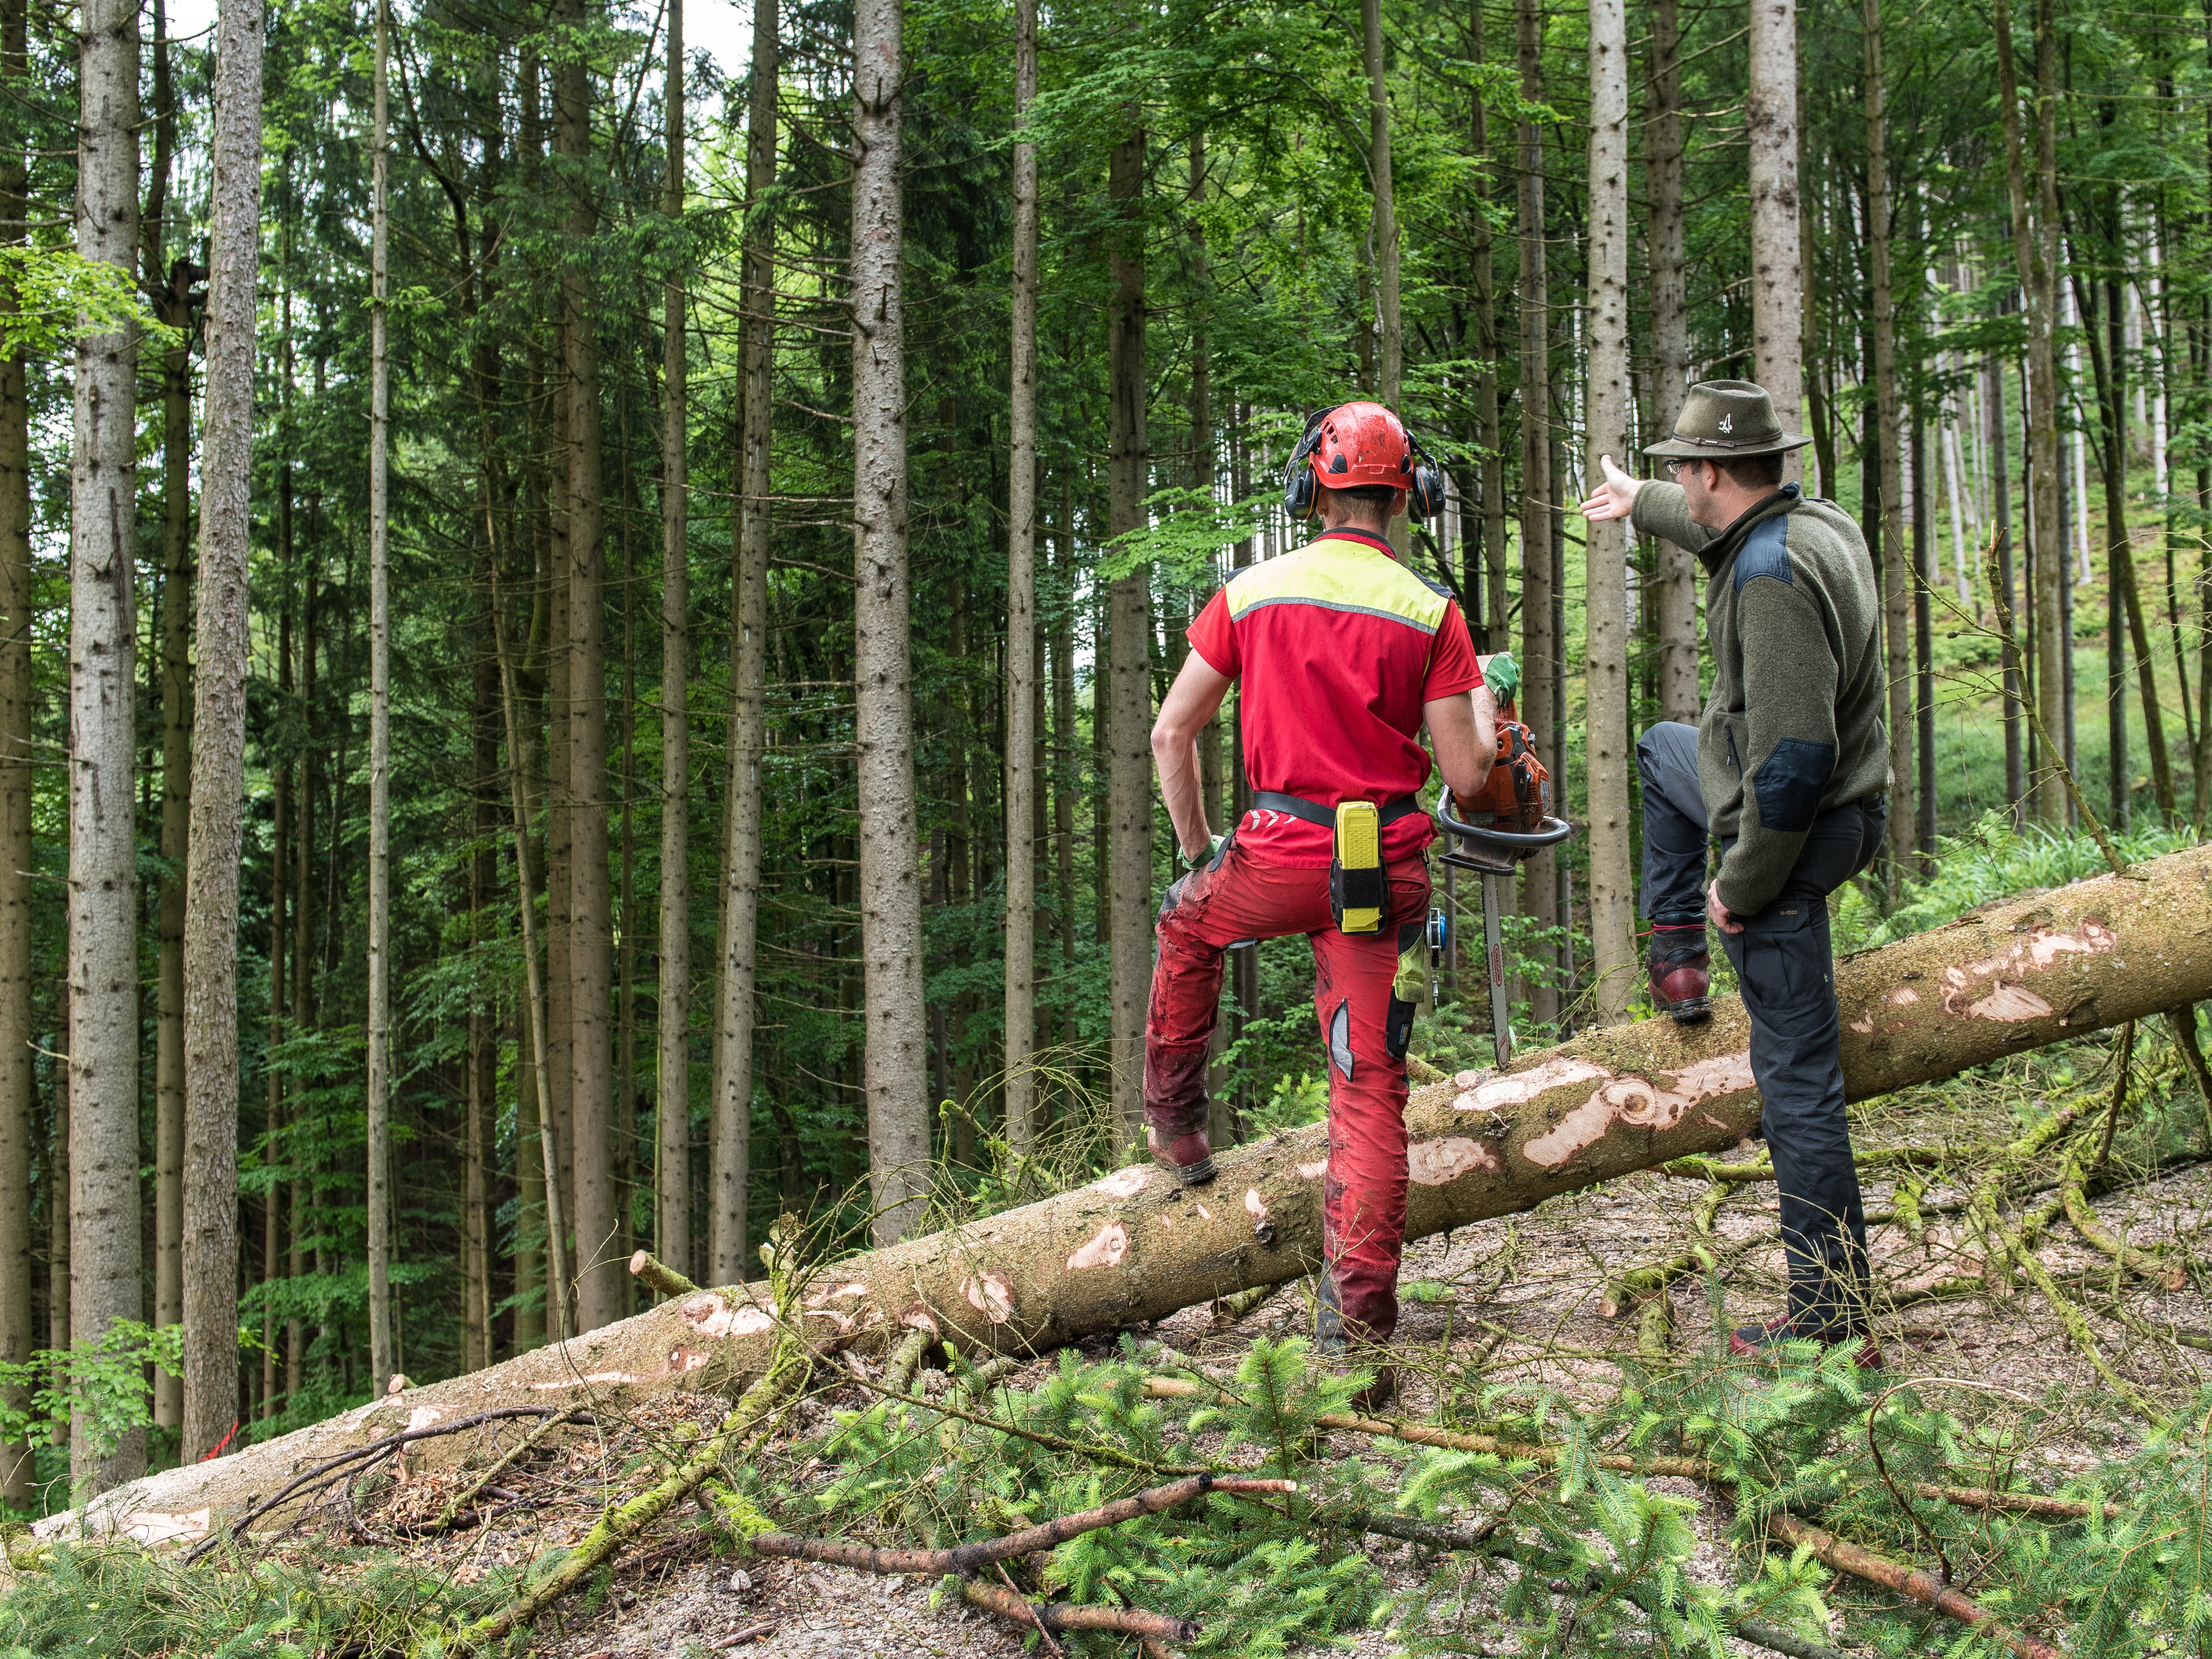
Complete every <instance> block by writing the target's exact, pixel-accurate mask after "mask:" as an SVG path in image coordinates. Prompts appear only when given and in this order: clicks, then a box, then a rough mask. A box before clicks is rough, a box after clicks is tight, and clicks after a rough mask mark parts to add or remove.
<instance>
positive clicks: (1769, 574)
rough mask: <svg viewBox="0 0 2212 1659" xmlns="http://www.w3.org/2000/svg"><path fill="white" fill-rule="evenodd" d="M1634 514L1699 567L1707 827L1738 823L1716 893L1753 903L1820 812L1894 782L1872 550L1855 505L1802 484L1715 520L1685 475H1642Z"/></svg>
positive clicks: (1751, 908) (1759, 906) (1761, 902)
mask: <svg viewBox="0 0 2212 1659" xmlns="http://www.w3.org/2000/svg"><path fill="white" fill-rule="evenodd" d="M1632 522H1633V523H1634V524H1635V526H1636V527H1637V529H1638V530H1639V531H1642V532H1644V533H1645V534H1646V535H1651V536H1663V537H1665V538H1667V539H1668V541H1670V542H1673V543H1674V544H1676V545H1678V546H1680V547H1684V548H1686V549H1688V550H1690V551H1691V552H1692V553H1694V554H1696V555H1697V556H1698V559H1699V562H1700V563H1701V564H1703V565H1704V566H1705V574H1706V578H1707V580H1706V582H1705V637H1706V639H1707V641H1709V642H1710V643H1711V646H1712V652H1713V689H1712V695H1711V697H1710V698H1709V699H1708V700H1707V701H1706V703H1705V719H1704V720H1701V721H1699V726H1698V785H1699V790H1700V792H1701V793H1703V794H1704V796H1705V821H1706V823H1708V825H1710V826H1711V830H1712V833H1713V834H1714V835H1715V836H1719V837H1720V838H1721V839H1722V840H1723V841H1726V840H1727V839H1728V838H1729V837H1730V836H1735V838H1736V840H1735V845H1734V846H1733V847H1730V848H1729V849H1728V852H1727V854H1726V856H1725V857H1724V858H1723V860H1721V872H1720V878H1719V880H1720V896H1721V902H1722V903H1723V904H1725V905H1726V906H1728V908H1729V909H1730V910H1731V911H1733V912H1735V914H1736V915H1741V916H1748V915H1757V914H1758V913H1759V911H1761V910H1763V909H1765V908H1766V907H1767V906H1768V905H1769V904H1770V903H1771V902H1773V901H1774V899H1775V898H1776V897H1777V896H1778V895H1779V894H1780V893H1781V891H1782V885H1783V883H1784V882H1785V881H1787V880H1788V879H1789V877H1790V867H1791V866H1793V865H1795V864H1796V862H1797V854H1798V851H1799V849H1800V848H1802V847H1803V845H1804V843H1805V834H1806V832H1807V831H1808V829H1811V828H1812V827H1813V820H1814V817H1816V816H1817V815H1818V814H1820V813H1821V812H1825V811H1827V810H1828V809H1829V808H1831V807H1835V806H1842V805H1846V804H1847V803H1850V802H1854V801H1863V800H1866V799H1870V798H1872V797H1874V796H1877V795H1881V794H1885V793H1887V791H1888V789H1889V784H1890V775H1889V738H1888V734H1887V732H1886V731H1885V729H1884V727H1883V724H1882V702H1883V696H1884V689H1885V688H1884V685H1883V681H1882V675H1883V672H1884V670H1883V666H1882V657H1881V587H1880V586H1879V584H1878V583H1877V582H1876V581H1875V574H1874V561H1873V559H1872V558H1871V557H1870V556H1869V555H1868V552H1867V544H1866V538H1864V537H1863V536H1862V535H1861V534H1860V533H1859V527H1858V526H1857V524H1855V523H1853V522H1852V520H1851V517H1850V514H1849V513H1845V512H1844V510H1843V509H1842V508H1841V507H1838V506H1837V505H1836V504H1835V503H1834V502H1833V501H1822V500H1820V498H1818V497H1817V496H1806V495H1802V494H1801V493H1800V492H1799V490H1798V487H1797V486H1796V484H1787V485H1784V487H1783V489H1781V490H1780V491H1778V493H1777V494H1775V495H1772V496H1771V497H1769V498H1768V499H1767V500H1765V501H1762V502H1760V503H1759V505H1758V506H1757V507H1753V508H1751V509H1750V510H1749V511H1748V512H1747V513H1745V514H1744V515H1743V516H1742V517H1741V518H1740V519H1738V520H1736V521H1735V523H1734V524H1732V525H1730V526H1729V527H1728V528H1727V529H1725V530H1719V531H1716V530H1708V529H1707V528H1705V526H1703V525H1700V524H1697V523H1695V522H1693V521H1692V519H1691V517H1690V514H1689V510H1688V508H1687V507H1686V505H1685V504H1684V501H1683V499H1682V488H1681V486H1680V484H1672V483H1656V482H1655V483H1647V484H1645V485H1644V487H1643V488H1642V489H1639V490H1638V491H1637V492H1636V507H1635V511H1634V513H1633V515H1632Z"/></svg>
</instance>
